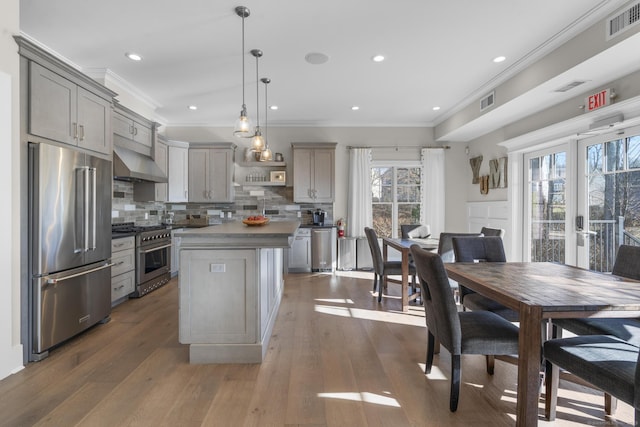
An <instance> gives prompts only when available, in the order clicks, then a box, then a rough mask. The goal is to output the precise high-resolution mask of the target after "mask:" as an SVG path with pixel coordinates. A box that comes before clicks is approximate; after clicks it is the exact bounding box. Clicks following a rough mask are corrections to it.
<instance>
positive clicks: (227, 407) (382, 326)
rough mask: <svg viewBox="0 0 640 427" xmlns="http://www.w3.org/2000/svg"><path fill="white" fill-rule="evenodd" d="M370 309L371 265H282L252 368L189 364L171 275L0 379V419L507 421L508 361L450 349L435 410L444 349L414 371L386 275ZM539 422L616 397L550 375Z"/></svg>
mask: <svg viewBox="0 0 640 427" xmlns="http://www.w3.org/2000/svg"><path fill="white" fill-rule="evenodd" d="M389 286H390V292H392V293H394V292H395V294H394V295H392V296H391V297H386V298H384V299H383V302H382V303H381V304H380V305H378V303H377V301H376V298H374V297H373V296H372V293H371V287H372V281H371V273H362V272H338V273H337V274H336V275H331V274H295V275H289V276H287V277H286V283H285V292H284V296H283V300H282V304H281V306H280V311H279V313H278V318H277V321H276V325H275V328H274V331H273V337H272V339H271V342H270V344H269V351H268V354H267V357H266V360H265V361H264V362H263V363H262V364H260V365H240V364H229V365H190V364H189V362H188V348H187V346H184V345H181V344H180V343H179V342H178V292H177V282H176V280H172V281H171V283H170V284H169V285H167V286H165V287H163V288H160V289H159V290H157V291H155V292H153V293H151V294H149V295H147V296H145V297H144V298H141V299H132V300H129V301H127V302H125V303H123V304H121V305H119V306H117V307H115V308H114V310H113V313H112V320H111V322H109V323H107V324H104V325H98V326H97V327H94V328H92V329H91V330H89V331H87V332H86V333H84V334H82V335H80V336H79V337H77V338H75V339H73V340H71V341H69V342H67V343H66V344H65V345H63V346H61V347H60V348H58V349H56V350H54V351H52V352H51V353H50V356H49V357H48V358H46V359H45V360H43V361H42V362H38V363H32V364H29V365H28V366H27V367H26V368H25V369H24V370H22V371H20V372H18V373H16V374H14V375H12V376H10V377H8V378H6V379H4V380H2V381H0V425H2V426H32V425H38V426H75V425H77V426H109V427H111V426H218V425H219V426H350V427H352V426H378V425H380V426H383V425H384V426H469V425H474V426H485V425H486V426H512V425H514V424H515V421H514V420H515V415H514V414H515V410H516V403H515V397H516V395H515V393H516V387H515V385H516V367H515V366H514V365H511V364H509V363H505V362H501V361H497V362H496V373H495V375H494V376H489V375H487V374H486V371H485V368H484V358H483V357H482V356H463V360H462V369H463V370H462V384H461V391H460V405H459V409H458V411H457V412H456V413H454V414H452V413H450V412H449V409H448V407H449V405H448V399H449V380H448V379H449V354H448V353H447V352H446V350H444V349H443V351H442V354H441V355H436V359H435V361H434V369H433V371H432V373H431V374H430V375H429V376H428V377H427V376H425V375H424V374H423V369H424V357H425V347H426V344H425V343H426V334H425V328H424V309H423V308H422V307H421V306H412V307H411V309H410V311H409V312H408V313H401V312H399V310H400V308H401V306H400V298H399V288H398V286H397V285H392V284H390V285H389ZM540 402H541V403H540V410H539V414H540V422H539V424H540V425H554V426H555V425H558V426H570V425H584V424H590V425H611V426H621V425H632V424H633V410H632V409H631V408H630V407H629V406H628V405H625V404H622V403H620V404H619V407H618V410H617V412H616V418H615V419H614V418H607V417H605V415H604V412H603V409H602V403H603V398H602V395H601V394H599V393H596V392H594V391H592V390H590V389H587V388H584V387H581V386H578V385H575V384H570V383H566V382H562V383H561V390H560V400H559V405H558V419H557V420H556V421H555V422H553V423H549V422H546V421H544V418H543V416H544V407H543V400H542V399H541V400H540Z"/></svg>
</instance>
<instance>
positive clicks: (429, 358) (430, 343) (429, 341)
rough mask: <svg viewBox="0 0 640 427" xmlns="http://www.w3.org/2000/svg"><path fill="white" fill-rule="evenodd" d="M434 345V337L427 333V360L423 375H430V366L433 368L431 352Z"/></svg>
mask: <svg viewBox="0 0 640 427" xmlns="http://www.w3.org/2000/svg"><path fill="white" fill-rule="evenodd" d="M435 345H436V337H435V336H434V335H433V334H432V333H431V332H427V360H426V361H425V363H424V373H425V374H430V373H431V366H433V352H434V350H435Z"/></svg>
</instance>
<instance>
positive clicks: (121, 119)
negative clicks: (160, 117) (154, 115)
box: [113, 106, 154, 149]
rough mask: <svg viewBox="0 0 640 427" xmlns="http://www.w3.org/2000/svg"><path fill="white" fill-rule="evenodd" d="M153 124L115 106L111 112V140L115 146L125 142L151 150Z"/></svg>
mask: <svg viewBox="0 0 640 427" xmlns="http://www.w3.org/2000/svg"><path fill="white" fill-rule="evenodd" d="M153 127H154V124H153V123H152V122H151V121H149V120H146V119H145V118H143V117H140V116H138V115H137V114H135V113H134V112H133V111H130V110H127V109H125V108H124V107H122V106H116V110H115V111H114V112H113V138H114V141H115V143H116V144H118V143H120V142H122V141H125V142H133V143H137V144H141V145H143V146H144V147H147V148H149V149H150V148H151V146H152V143H153Z"/></svg>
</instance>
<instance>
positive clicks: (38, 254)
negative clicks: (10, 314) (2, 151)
mask: <svg viewBox="0 0 640 427" xmlns="http://www.w3.org/2000/svg"><path fill="white" fill-rule="evenodd" d="M111 180H112V166H111V162H110V161H108V160H104V159H101V158H98V157H94V156H91V155H88V154H86V153H83V152H80V151H77V150H73V149H71V148H63V147H58V146H54V145H49V144H44V143H41V144H34V143H30V144H29V251H28V252H29V274H30V277H31V286H30V288H29V290H28V300H29V331H30V333H29V340H28V341H29V343H28V354H29V359H30V360H40V359H42V358H44V357H46V356H47V355H48V350H49V349H50V348H51V347H53V346H55V345H57V344H59V343H61V342H62V341H64V340H66V339H68V338H71V337H72V336H74V335H76V334H78V333H79V332H81V331H83V330H85V329H87V328H89V327H90V326H93V325H94V324H96V323H97V322H101V321H102V322H105V321H108V320H109V315H110V314H111V264H110V257H111Z"/></svg>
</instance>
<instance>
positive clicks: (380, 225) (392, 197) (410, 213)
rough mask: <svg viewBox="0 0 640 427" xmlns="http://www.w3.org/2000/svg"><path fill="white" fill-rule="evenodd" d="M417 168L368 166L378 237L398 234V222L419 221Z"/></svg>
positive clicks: (419, 180) (410, 222)
mask: <svg viewBox="0 0 640 427" xmlns="http://www.w3.org/2000/svg"><path fill="white" fill-rule="evenodd" d="M421 172H422V170H421V168H420V167H413V166H412V167H404V166H374V167H372V168H371V191H372V199H371V200H372V211H373V229H374V230H375V231H376V233H377V234H378V236H380V237H398V236H400V225H404V224H419V223H420V222H421V219H420V216H421V203H422V202H421V200H422V191H421V176H422V173H421Z"/></svg>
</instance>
